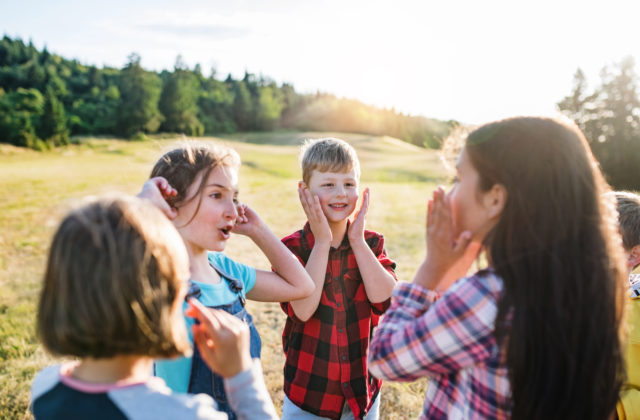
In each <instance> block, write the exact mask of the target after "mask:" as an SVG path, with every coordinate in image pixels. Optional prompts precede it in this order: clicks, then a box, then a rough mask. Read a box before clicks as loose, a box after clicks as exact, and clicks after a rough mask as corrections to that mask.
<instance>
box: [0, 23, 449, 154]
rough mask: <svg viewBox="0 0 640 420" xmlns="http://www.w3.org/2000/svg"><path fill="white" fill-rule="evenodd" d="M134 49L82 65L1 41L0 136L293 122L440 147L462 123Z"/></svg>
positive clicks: (28, 138) (31, 141)
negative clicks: (149, 62)
mask: <svg viewBox="0 0 640 420" xmlns="http://www.w3.org/2000/svg"><path fill="white" fill-rule="evenodd" d="M140 60H141V57H140V56H139V55H137V54H135V53H132V54H131V55H130V56H129V57H128V60H127V63H126V65H125V66H124V67H123V68H122V69H117V68H111V67H103V68H98V67H96V66H92V65H85V64H82V63H80V62H78V61H77V60H71V59H67V58H63V57H61V56H59V55H56V54H51V53H50V52H49V51H48V50H47V48H46V47H45V48H43V49H42V50H41V51H40V50H38V49H37V48H35V46H34V45H33V43H32V42H29V43H25V42H23V41H22V40H21V39H11V38H10V37H8V36H6V35H5V36H4V37H3V39H2V40H1V41H0V142H4V143H10V144H14V145H17V146H25V147H30V148H34V149H46V148H49V147H53V146H57V145H63V144H66V143H68V142H69V138H70V136H72V135H116V136H122V137H125V138H142V137H144V135H145V134H151V133H158V132H169V133H183V134H186V135H188V136H202V135H210V134H228V133H233V132H236V131H270V130H274V129H294V130H308V131H340V132H352V133H363V134H371V135H388V136H393V137H396V138H399V139H402V140H404V141H407V142H409V143H412V144H414V145H417V146H421V147H427V148H438V147H439V146H440V143H441V141H442V139H443V138H445V137H446V136H447V135H448V134H449V132H450V131H451V129H452V128H453V127H455V126H456V125H457V123H456V122H455V121H439V120H435V119H430V118H425V117H422V116H412V115H406V114H403V113H399V112H396V111H395V110H394V109H387V108H379V107H374V106H370V105H367V104H364V103H362V102H360V101H357V100H354V99H346V98H339V97H336V96H335V95H332V94H329V93H321V92H318V93H315V94H303V93H298V92H296V90H295V88H294V87H293V85H291V84H289V83H282V84H280V85H278V84H277V83H276V82H274V81H273V80H271V79H269V78H268V77H265V76H259V77H258V76H256V75H254V74H252V73H249V72H245V74H244V77H243V78H242V79H234V78H233V77H232V76H231V75H228V76H226V78H224V79H220V78H218V74H217V73H216V71H215V69H211V70H210V71H209V74H208V75H206V76H205V74H204V73H203V71H202V69H201V67H200V65H196V66H195V67H194V68H189V67H188V66H187V65H186V64H185V63H184V62H183V60H182V58H181V57H180V56H178V57H177V59H176V62H175V66H174V68H173V70H172V71H168V70H163V71H161V72H154V71H148V70H146V69H144V68H143V67H142V66H141V64H140Z"/></svg>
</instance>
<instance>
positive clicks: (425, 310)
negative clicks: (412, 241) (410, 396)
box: [369, 117, 626, 420]
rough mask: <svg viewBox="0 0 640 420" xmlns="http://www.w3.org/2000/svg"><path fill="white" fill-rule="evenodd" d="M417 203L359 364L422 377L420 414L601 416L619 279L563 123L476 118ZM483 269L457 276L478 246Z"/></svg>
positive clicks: (595, 201) (591, 166) (580, 155)
mask: <svg viewBox="0 0 640 420" xmlns="http://www.w3.org/2000/svg"><path fill="white" fill-rule="evenodd" d="M456 169H457V178H456V181H455V184H454V186H453V188H452V189H451V190H450V191H449V192H448V193H445V191H444V190H443V189H442V188H438V189H436V190H435V192H434V193H433V198H432V199H431V200H430V201H429V203H428V214H427V223H426V225H427V227H426V233H427V256H426V258H425V259H424V261H423V262H422V264H421V265H420V267H419V268H418V270H417V272H416V274H415V277H414V279H413V282H412V283H402V284H400V285H398V287H397V288H396V289H395V291H394V296H393V298H392V303H391V307H390V308H389V310H388V311H387V312H386V314H385V317H384V318H383V320H382V322H381V323H380V325H379V326H378V329H377V330H376V332H375V334H374V337H373V339H372V340H371V347H370V353H369V368H370V369H371V372H372V373H373V375H375V376H376V377H378V378H382V379H387V380H396V381H412V380H415V379H417V378H420V377H424V376H426V377H428V378H429V382H428V385H427V391H426V395H425V401H424V407H423V412H422V416H421V418H422V419H444V418H450V419H471V418H473V419H476V418H478V419H480V418H483V419H484V418H492V419H497V418H500V419H503V418H515V419H583V420H589V419H592V420H602V419H606V418H610V417H611V416H612V415H613V413H614V411H615V406H616V401H617V399H618V392H619V390H620V386H621V385H622V379H623V377H624V362H623V357H622V349H621V344H620V332H621V330H622V328H621V319H622V314H623V312H624V304H625V299H624V289H623V283H624V281H625V277H626V268H625V264H624V254H623V249H622V247H621V246H620V242H619V240H617V238H618V235H617V223H616V218H615V214H614V212H613V206H612V205H607V203H606V202H605V201H606V200H603V199H602V194H603V193H604V192H606V191H607V188H608V187H607V185H606V183H605V181H604V178H603V176H602V174H601V172H600V170H599V169H598V165H597V162H596V160H595V159H594V157H593V155H592V154H591V150H590V149H589V146H588V144H587V141H586V139H585V138H584V135H583V134H582V133H581V132H580V130H579V129H578V128H577V127H576V126H575V124H572V123H571V124H570V123H566V122H561V121H558V120H554V119H547V118H527V117H520V118H512V119H507V120H503V121H498V122H494V123H490V124H486V125H484V126H482V127H480V128H478V129H476V130H474V131H473V132H472V133H471V134H470V135H469V136H468V137H467V139H466V141H465V144H464V148H463V149H462V152H461V154H460V157H459V159H458V162H457V165H456ZM481 247H483V248H484V249H485V250H486V257H487V258H486V259H487V262H488V267H487V268H486V269H483V270H480V271H478V272H476V273H475V274H473V275H471V276H469V277H467V276H466V274H467V271H468V270H469V268H470V267H471V264H472V262H473V261H474V260H475V258H476V256H477V254H478V250H479V249H480V248H481Z"/></svg>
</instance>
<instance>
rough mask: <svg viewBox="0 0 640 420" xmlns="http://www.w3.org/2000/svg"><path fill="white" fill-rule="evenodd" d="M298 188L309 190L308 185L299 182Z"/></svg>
mask: <svg viewBox="0 0 640 420" xmlns="http://www.w3.org/2000/svg"><path fill="white" fill-rule="evenodd" d="M298 188H302V189H304V188H307V184H305V183H304V181H298Z"/></svg>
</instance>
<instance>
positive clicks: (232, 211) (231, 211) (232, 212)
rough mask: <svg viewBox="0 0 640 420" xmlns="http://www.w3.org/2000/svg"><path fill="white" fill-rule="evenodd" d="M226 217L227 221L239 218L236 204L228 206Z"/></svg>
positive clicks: (232, 203)
mask: <svg viewBox="0 0 640 420" xmlns="http://www.w3.org/2000/svg"><path fill="white" fill-rule="evenodd" d="M224 216H225V217H226V218H227V219H231V220H235V219H237V218H238V206H237V205H236V203H234V202H231V203H230V204H229V205H227V206H226V208H225V213H224Z"/></svg>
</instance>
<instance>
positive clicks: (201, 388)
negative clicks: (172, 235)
mask: <svg viewBox="0 0 640 420" xmlns="http://www.w3.org/2000/svg"><path fill="white" fill-rule="evenodd" d="M214 268H216V270H217V267H214ZM220 274H221V277H222V278H223V279H224V281H226V282H227V284H228V286H229V289H230V290H231V291H233V292H234V293H236V294H237V295H238V298H237V299H236V300H235V301H233V302H232V303H230V304H226V305H218V306H213V307H212V308H215V309H221V310H224V311H225V312H228V313H230V314H232V315H234V316H236V317H238V318H240V319H242V320H243V321H245V322H246V323H247V324H248V326H249V332H250V352H251V357H253V358H256V357H257V358H260V352H261V347H262V343H261V341H260V335H259V334H258V330H257V329H256V327H255V325H254V324H253V318H252V317H251V315H250V314H249V313H248V312H247V310H246V309H245V308H244V305H245V299H244V296H243V294H242V291H243V283H242V282H241V281H240V280H237V279H235V278H233V277H231V278H229V277H226V275H223V274H224V273H220ZM188 295H190V297H195V298H198V297H199V296H200V295H201V292H200V288H199V287H198V285H196V284H195V283H193V282H190V286H189V292H188ZM188 392H189V393H192V394H198V393H205V394H208V395H210V396H212V397H213V399H214V400H215V401H216V403H217V405H218V410H220V411H224V412H226V413H227V415H228V417H229V419H230V420H235V419H236V415H235V413H234V412H233V411H231V406H230V405H229V402H228V400H227V396H226V393H225V390H224V382H223V378H222V377H220V376H219V375H217V374H215V373H213V372H212V371H211V369H209V367H208V366H207V365H206V364H205V362H204V360H203V359H202V356H201V354H200V352H199V350H198V347H197V346H194V349H193V358H192V361H191V375H190V377H189V389H188Z"/></svg>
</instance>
